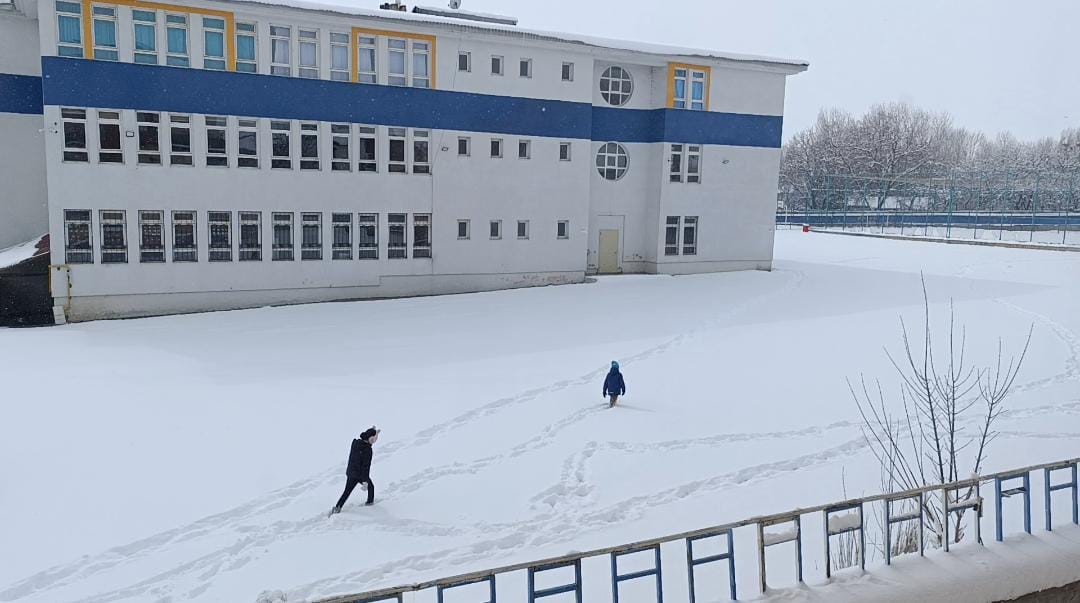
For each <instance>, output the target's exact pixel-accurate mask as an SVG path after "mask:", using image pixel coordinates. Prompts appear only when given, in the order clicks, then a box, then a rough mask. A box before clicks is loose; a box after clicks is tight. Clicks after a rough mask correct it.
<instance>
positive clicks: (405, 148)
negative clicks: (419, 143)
mask: <svg viewBox="0 0 1080 603" xmlns="http://www.w3.org/2000/svg"><path fill="white" fill-rule="evenodd" d="M395 143H400V145H401V158H400V159H395V158H394V146H395ZM386 161H387V163H386V166H387V167H386V171H387V173H390V174H407V173H409V131H408V129H406V128H387V130H386Z"/></svg>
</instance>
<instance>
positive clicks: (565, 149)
mask: <svg viewBox="0 0 1080 603" xmlns="http://www.w3.org/2000/svg"><path fill="white" fill-rule="evenodd" d="M559 161H570V143H569V142H560V143H559Z"/></svg>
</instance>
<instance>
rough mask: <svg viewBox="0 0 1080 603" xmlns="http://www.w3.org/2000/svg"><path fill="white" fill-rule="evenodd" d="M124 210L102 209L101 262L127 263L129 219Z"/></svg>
mask: <svg viewBox="0 0 1080 603" xmlns="http://www.w3.org/2000/svg"><path fill="white" fill-rule="evenodd" d="M124 214H125V212H124V211H123V210H104V209H103V210H101V263H102V264H126V263H127V220H126V219H125V216H124Z"/></svg>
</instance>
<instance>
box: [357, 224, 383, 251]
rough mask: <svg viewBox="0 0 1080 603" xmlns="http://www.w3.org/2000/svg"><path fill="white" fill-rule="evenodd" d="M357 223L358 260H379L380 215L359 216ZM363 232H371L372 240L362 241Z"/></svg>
mask: <svg viewBox="0 0 1080 603" xmlns="http://www.w3.org/2000/svg"><path fill="white" fill-rule="evenodd" d="M356 223H357V231H356V245H357V250H356V259H358V260H377V259H379V214H357V215H356ZM362 232H370V233H371V239H372V240H371V241H366V242H365V241H362V240H361V234H362Z"/></svg>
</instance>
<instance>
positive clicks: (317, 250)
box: [300, 213, 322, 260]
mask: <svg viewBox="0 0 1080 603" xmlns="http://www.w3.org/2000/svg"><path fill="white" fill-rule="evenodd" d="M300 259H301V260H321V259H322V214H317V213H312V214H300Z"/></svg>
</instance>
